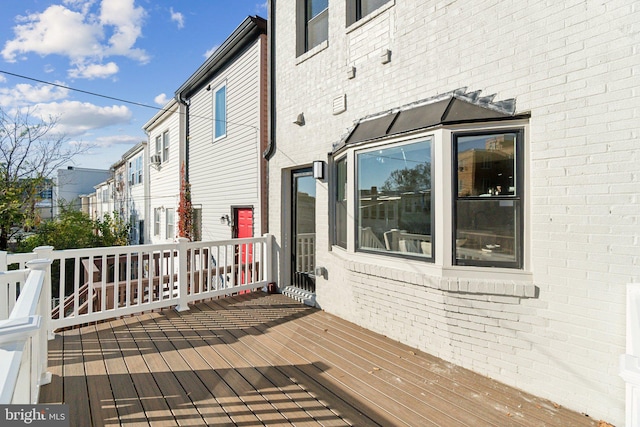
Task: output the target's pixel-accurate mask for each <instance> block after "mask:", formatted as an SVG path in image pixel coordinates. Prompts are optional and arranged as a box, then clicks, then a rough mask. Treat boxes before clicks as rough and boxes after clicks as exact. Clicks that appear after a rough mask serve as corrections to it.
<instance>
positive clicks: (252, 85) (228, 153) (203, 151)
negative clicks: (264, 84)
mask: <svg viewBox="0 0 640 427" xmlns="http://www.w3.org/2000/svg"><path fill="white" fill-rule="evenodd" d="M260 43H261V42H260V41H256V42H255V43H254V44H253V45H252V46H250V47H249V48H248V49H247V50H246V51H245V52H243V53H242V54H241V55H240V56H239V57H238V58H237V59H236V60H235V61H234V62H233V63H231V64H229V66H228V67H227V68H225V69H224V71H223V72H222V73H220V74H219V75H218V76H216V77H215V79H214V80H212V81H211V88H215V89H213V90H210V91H207V90H205V89H202V90H201V91H199V92H197V93H196V94H194V96H193V97H192V98H191V104H190V107H189V114H190V116H191V117H192V118H193V120H194V121H195V120H197V121H198V126H195V125H194V126H191V127H190V132H191V134H190V136H189V181H190V184H191V197H192V203H193V204H194V206H202V240H215V239H228V238H229V237H231V234H230V233H231V229H230V227H229V226H228V225H226V224H225V225H222V224H220V217H221V216H222V215H225V214H227V215H229V214H230V213H231V211H230V209H231V206H234V205H236V206H238V205H242V206H247V205H251V206H254V209H255V217H254V225H255V226H256V227H257V228H256V232H257V234H259V231H260V230H259V218H260V203H259V201H260V198H259V197H260V196H259V193H260V191H259V179H258V175H259V162H260V159H261V152H260V149H259V140H258V137H259V134H258V130H257V129H258V128H259V127H260V121H259V117H260V103H259V102H258V100H259V99H260V92H259V88H260V86H259V78H260V69H259V65H260V62H259V52H260V50H259V47H260ZM222 84H225V86H226V88H227V89H226V90H227V100H226V101H227V128H226V134H227V137H226V138H221V139H219V140H216V141H215V142H214V143H212V138H211V136H212V135H215V133H214V127H213V126H214V120H209V121H206V120H199V119H198V117H212V115H213V114H215V109H214V108H212V105H214V98H215V90H216V89H217V88H220V87H221V85H222Z"/></svg>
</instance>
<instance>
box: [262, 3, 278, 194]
mask: <svg viewBox="0 0 640 427" xmlns="http://www.w3.org/2000/svg"><path fill="white" fill-rule="evenodd" d="M275 1H276V0H269V1H268V4H267V49H268V54H267V55H268V62H269V63H268V65H267V69H268V73H269V76H268V83H267V102H268V107H267V111H268V114H269V136H268V138H269V142H268V145H267V149H266V150H265V152H264V153H263V154H262V155H263V157H264V158H265V159H267V161H268V160H269V159H271V157H273V155H274V154H275V151H276V142H275V139H276V115H275V111H276V109H275V108H276V101H275V97H274V93H275V88H276V78H275V69H276V55H275V49H274V48H273V46H274V45H275V40H276V36H275V31H274V30H275V28H276V25H275V24H276V18H275V14H274V10H275ZM267 181H268V180H267Z"/></svg>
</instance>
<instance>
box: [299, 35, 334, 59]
mask: <svg viewBox="0 0 640 427" xmlns="http://www.w3.org/2000/svg"><path fill="white" fill-rule="evenodd" d="M328 47H329V42H328V41H327V40H325V41H323V42H322V43H320V44H319V45H318V46H316V47H314V48H313V49H311V50H308V51H306V52H305V53H303V54H302V55H300V56H298V57H297V58H296V65H299V64H301V63H303V62H304V61H306V60H307V59H309V58H311V57H313V56H316V55H317V54H318V53H320V52H322V51H323V50H325V49H326V48H328Z"/></svg>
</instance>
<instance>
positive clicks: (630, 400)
mask: <svg viewBox="0 0 640 427" xmlns="http://www.w3.org/2000/svg"><path fill="white" fill-rule="evenodd" d="M626 306H627V322H626V323H627V342H626V344H627V345H626V353H625V354H622V355H620V376H621V377H622V378H623V379H624V381H625V383H626V405H625V406H626V425H627V426H637V425H640V283H629V284H627V298H626Z"/></svg>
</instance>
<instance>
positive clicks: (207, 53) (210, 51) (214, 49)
mask: <svg viewBox="0 0 640 427" xmlns="http://www.w3.org/2000/svg"><path fill="white" fill-rule="evenodd" d="M219 47H220V45H219V44H217V45H215V46H213V47H212V48H211V49H209V50H208V51H206V52H205V53H204V55H203V56H204V57H205V58H209V57H210V56H211V55H213V52H215V51H216V49H218V48H219Z"/></svg>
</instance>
